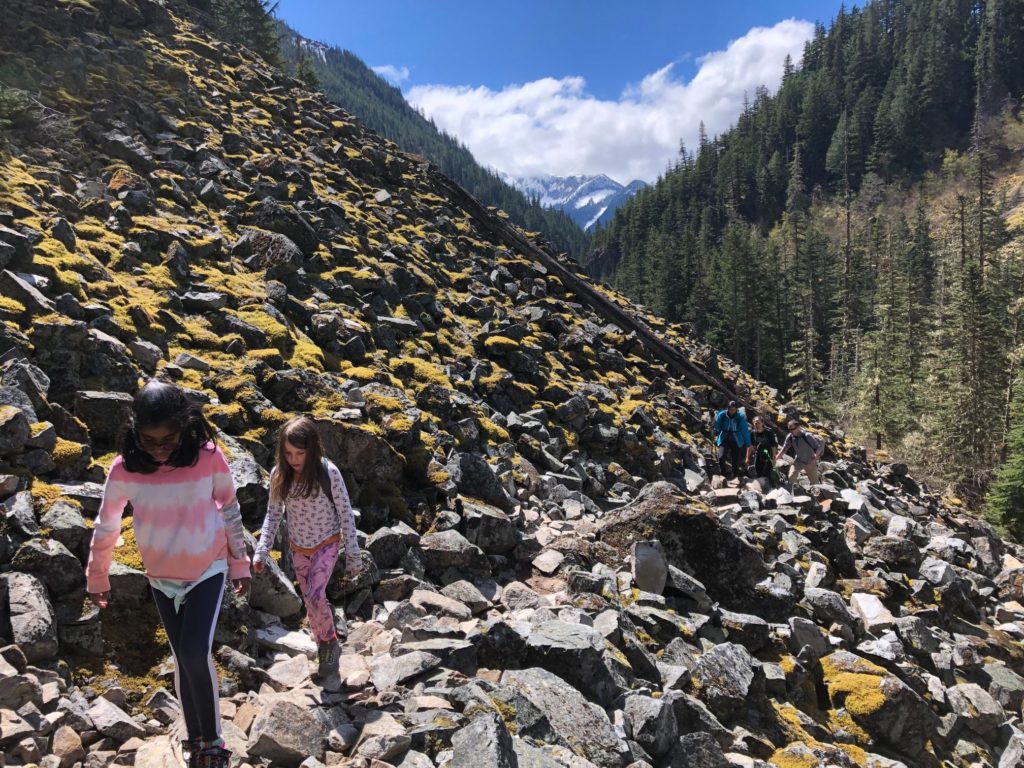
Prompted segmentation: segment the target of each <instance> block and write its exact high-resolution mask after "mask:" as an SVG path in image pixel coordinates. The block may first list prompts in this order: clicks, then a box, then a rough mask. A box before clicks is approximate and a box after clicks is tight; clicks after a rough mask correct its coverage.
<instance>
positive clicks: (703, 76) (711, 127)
mask: <svg viewBox="0 0 1024 768" xmlns="http://www.w3.org/2000/svg"><path fill="white" fill-rule="evenodd" d="M813 34H814V25H813V24H812V23H811V22H808V21H800V20H797V19H789V20H787V21H781V22H779V23H778V24H776V25H775V26H773V27H755V28H754V29H751V30H750V31H749V32H747V33H746V34H745V35H744V36H743V37H741V38H739V39H738V40H734V41H732V42H731V43H729V45H728V47H727V48H726V49H725V50H723V51H715V52H713V53H709V54H707V55H705V56H702V57H700V58H699V59H697V62H698V64H699V69H698V71H697V74H696V75H694V77H693V79H692V80H690V81H689V82H684V81H682V80H680V79H679V78H677V77H676V76H675V74H674V72H673V66H674V65H673V64H669V65H667V66H665V67H662V68H661V69H659V70H658V71H657V72H653V73H652V74H650V75H647V76H646V77H645V78H644V79H643V80H642V81H641V82H640V83H638V84H636V85H633V86H631V87H629V88H627V89H626V90H625V91H624V92H623V93H622V95H621V97H620V98H619V99H618V100H616V101H612V100H601V99H597V98H595V97H594V96H591V95H589V94H588V93H587V91H586V82H585V81H584V79H583V78H581V77H565V78H562V79H554V78H550V77H549V78H543V79H541V80H535V81H533V82H529V83H525V84H522V85H512V86H509V87H506V88H504V89H502V90H500V91H494V90H491V89H489V88H486V87H483V86H480V87H475V88H474V87H470V86H449V85H420V86H415V87H413V88H411V89H410V90H409V91H408V93H407V94H406V97H407V98H408V100H409V101H410V103H412V104H413V105H414V106H416V107H418V108H419V109H421V110H422V111H423V112H424V113H425V114H426V115H428V116H429V117H431V118H433V120H434V122H435V123H437V125H438V127H439V128H441V129H443V130H445V131H446V132H448V133H450V134H453V135H454V136H456V137H458V139H459V140H460V141H462V142H463V143H464V144H465V145H466V146H467V147H469V149H470V150H471V151H472V152H473V154H474V156H475V157H476V159H477V160H478V161H479V162H480V163H482V164H484V165H488V166H491V167H494V168H497V169H499V170H501V171H504V172H506V173H510V174H513V175H530V176H534V175H540V174H544V173H550V174H554V175H556V176H569V175H572V174H579V173H586V174H596V173H607V174H608V175H609V176H611V177H613V178H615V179H616V180H618V181H620V182H623V183H625V182H628V181H630V180H632V179H637V178H639V179H644V180H645V181H653V180H654V179H655V178H656V177H657V176H658V174H660V173H662V172H663V171H664V170H665V168H666V167H667V166H668V165H669V164H670V163H673V162H674V161H675V159H676V156H677V154H678V150H679V141H680V140H683V141H685V142H686V145H687V146H688V147H690V148H691V149H692V148H694V147H696V146H697V136H698V131H699V126H700V122H701V121H702V120H703V121H704V125H705V127H706V130H707V132H708V135H710V136H714V135H716V134H719V133H722V132H723V131H725V130H726V129H728V128H729V126H730V125H732V124H733V123H734V122H735V121H736V119H737V117H739V114H740V112H741V110H742V108H743V97H744V94H747V95H749V96H750V97H751V98H753V96H754V91H755V90H756V89H757V87H758V86H760V85H764V86H766V87H768V88H769V90H772V91H774V90H775V89H776V88H777V87H778V84H779V82H780V81H781V79H782V64H783V61H784V60H785V58H786V56H787V55H789V56H792V58H793V61H794V62H797V61H799V60H800V57H801V56H802V54H803V47H804V43H805V42H806V41H807V40H808V39H809V38H810V37H811V36H812V35H813Z"/></svg>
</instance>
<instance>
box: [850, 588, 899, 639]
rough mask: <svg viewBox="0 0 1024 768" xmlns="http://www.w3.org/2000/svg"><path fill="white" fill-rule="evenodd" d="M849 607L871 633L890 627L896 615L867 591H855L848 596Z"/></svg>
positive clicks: (894, 622) (893, 624)
mask: <svg viewBox="0 0 1024 768" xmlns="http://www.w3.org/2000/svg"><path fill="white" fill-rule="evenodd" d="M850 608H851V609H852V611H853V613H854V615H856V616H859V617H860V619H861V620H862V621H863V622H864V627H865V628H866V629H867V630H868V632H871V633H873V634H878V633H880V632H883V631H885V630H887V629H892V628H893V626H895V624H896V617H894V616H893V615H892V613H890V612H889V609H888V608H886V607H885V606H884V605H882V601H881V600H879V599H878V598H877V597H876V596H875V595H872V594H869V593H867V592H855V593H854V594H853V595H851V596H850Z"/></svg>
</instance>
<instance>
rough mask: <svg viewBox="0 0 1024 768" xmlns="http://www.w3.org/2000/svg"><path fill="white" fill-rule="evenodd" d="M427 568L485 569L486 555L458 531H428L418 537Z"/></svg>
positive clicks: (437, 570) (438, 570) (438, 569)
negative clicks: (428, 532)
mask: <svg viewBox="0 0 1024 768" xmlns="http://www.w3.org/2000/svg"><path fill="white" fill-rule="evenodd" d="M420 548H421V550H422V551H423V558H424V560H425V561H426V564H427V570H428V571H431V572H434V573H442V572H444V571H446V570H448V569H449V568H455V569H457V570H474V571H486V570H488V566H487V557H486V556H485V555H484V553H483V551H481V549H480V548H479V547H477V546H475V545H473V544H471V543H470V542H469V541H468V540H467V539H466V537H465V536H463V535H462V534H461V533H459V532H458V531H441V532H440V533H430V534H427V535H426V536H424V537H423V538H421V539H420Z"/></svg>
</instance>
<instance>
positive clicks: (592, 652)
mask: <svg viewBox="0 0 1024 768" xmlns="http://www.w3.org/2000/svg"><path fill="white" fill-rule="evenodd" d="M604 642H605V641H604V637H603V636H602V635H601V633H600V632H598V631H597V630H596V629H594V628H593V627H588V626H586V625H584V624H569V623H566V622H563V621H545V622H544V623H543V624H540V625H538V626H536V627H534V628H533V630H532V631H531V632H530V634H529V636H528V637H527V638H526V649H527V652H526V663H527V664H528V665H530V666H536V667H542V668H544V669H547V670H548V671H549V672H554V673H555V674H557V675H559V676H561V677H562V678H564V679H565V680H566V681H567V682H570V683H572V684H573V685H575V686H576V687H577V688H578V689H579V690H580V692H581V693H583V694H584V695H585V696H586V697H587V698H589V699H590V700H591V701H595V702H597V703H598V704H601V705H602V706H608V705H609V704H610V703H611V701H612V699H614V698H615V696H617V695H618V694H619V693H620V692H621V689H622V688H623V687H625V685H626V681H625V680H624V679H623V677H622V676H621V675H620V674H618V673H617V671H616V670H615V669H614V668H613V667H612V666H611V665H609V664H608V663H607V662H606V660H605V655H604Z"/></svg>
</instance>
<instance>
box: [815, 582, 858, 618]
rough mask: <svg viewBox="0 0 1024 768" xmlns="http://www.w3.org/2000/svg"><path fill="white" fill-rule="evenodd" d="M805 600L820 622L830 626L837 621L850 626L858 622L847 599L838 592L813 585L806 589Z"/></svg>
mask: <svg viewBox="0 0 1024 768" xmlns="http://www.w3.org/2000/svg"><path fill="white" fill-rule="evenodd" d="M804 601H805V602H806V603H807V605H808V607H809V608H810V610H811V615H812V616H813V617H814V619H815V620H816V621H817V622H818V623H819V624H822V625H824V626H830V625H831V624H833V623H837V624H843V625H845V626H848V627H850V626H853V625H854V624H856V623H857V620H856V618H855V617H854V615H853V614H852V613H850V609H849V607H848V606H847V605H846V601H845V600H843V598H842V596H841V595H840V594H839V593H838V592H833V591H832V590H830V589H818V588H814V587H811V588H808V589H805V590H804Z"/></svg>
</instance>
